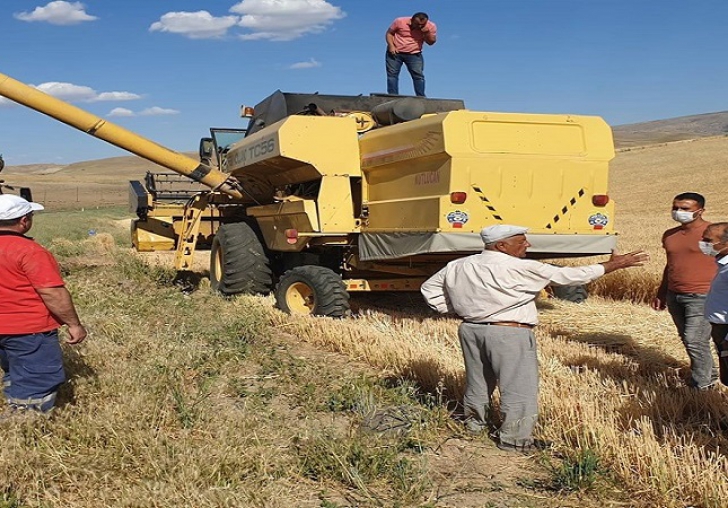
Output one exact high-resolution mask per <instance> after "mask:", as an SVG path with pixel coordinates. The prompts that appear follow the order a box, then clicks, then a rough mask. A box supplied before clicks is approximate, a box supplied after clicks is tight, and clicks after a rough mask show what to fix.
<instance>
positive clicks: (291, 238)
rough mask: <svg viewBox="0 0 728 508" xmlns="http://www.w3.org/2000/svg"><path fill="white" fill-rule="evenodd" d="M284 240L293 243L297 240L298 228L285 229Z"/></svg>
mask: <svg viewBox="0 0 728 508" xmlns="http://www.w3.org/2000/svg"><path fill="white" fill-rule="evenodd" d="M286 241H287V242H288V243H290V244H291V245H293V244H294V243H296V242H297V241H298V230H297V229H286Z"/></svg>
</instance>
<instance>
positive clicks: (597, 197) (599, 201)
mask: <svg viewBox="0 0 728 508" xmlns="http://www.w3.org/2000/svg"><path fill="white" fill-rule="evenodd" d="M607 203H609V196H607V195H606V194H594V195H593V196H592V204H593V205H594V206H607Z"/></svg>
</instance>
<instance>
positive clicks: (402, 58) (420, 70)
mask: <svg viewBox="0 0 728 508" xmlns="http://www.w3.org/2000/svg"><path fill="white" fill-rule="evenodd" d="M385 63H386V64H387V93H388V94H390V95H399V71H400V70H401V69H402V64H404V65H405V66H406V67H407V70H408V71H409V73H410V76H412V84H413V85H414V87H415V95H417V96H418V97H424V96H425V74H424V71H425V59H424V58H422V53H415V54H408V53H397V54H395V55H393V54H391V53H390V52H389V51H387V56H386V60H385Z"/></svg>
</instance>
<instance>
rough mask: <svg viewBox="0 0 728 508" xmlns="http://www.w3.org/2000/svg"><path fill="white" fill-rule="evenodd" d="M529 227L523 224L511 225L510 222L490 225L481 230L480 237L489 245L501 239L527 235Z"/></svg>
mask: <svg viewBox="0 0 728 508" xmlns="http://www.w3.org/2000/svg"><path fill="white" fill-rule="evenodd" d="M526 231H528V228H524V227H521V226H511V225H508V224H498V225H496V226H488V227H487V228H483V229H482V230H481V231H480V238H482V239H483V243H484V244H486V245H488V244H490V243H495V242H497V241H499V240H505V239H506V238H510V237H512V236H516V235H525V234H526Z"/></svg>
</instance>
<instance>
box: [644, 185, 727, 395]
mask: <svg viewBox="0 0 728 508" xmlns="http://www.w3.org/2000/svg"><path fill="white" fill-rule="evenodd" d="M704 211H705V198H704V197H703V196H702V195H700V194H697V193H695V192H684V193H682V194H678V195H677V196H675V199H674V200H673V202H672V218H673V220H675V221H676V222H679V223H680V225H679V226H677V227H675V228H672V229H668V230H667V231H665V233H664V234H663V235H662V246H663V247H664V249H665V252H666V254H667V264H666V265H665V271H664V272H663V275H662V283H661V284H660V288H659V290H658V291H657V296H656V297H655V299H654V300H653V301H652V308H653V309H655V310H664V309H665V308H667V310H668V311H669V312H670V315H671V316H672V320H673V321H674V323H675V326H676V327H677V331H678V334H679V335H680V338H681V339H682V341H683V344H684V345H685V350H686V351H687V353H688V357H690V377H691V379H690V382H689V385H690V386H692V387H693V388H697V389H699V390H706V389H708V388H710V387H712V386H713V385H714V384H715V383H716V381H717V380H718V370H717V368H716V364H715V358H714V357H713V352H712V351H711V349H710V342H711V340H710V323H709V322H708V320H706V319H705V317H704V309H705V299H706V296H707V294H708V290H709V289H710V282H711V281H712V280H713V277H714V276H715V273H716V270H717V267H716V264H715V260H714V259H711V258H710V257H709V256H705V255H703V253H702V252H701V251H700V248H699V242H700V240H701V239H702V238H703V232H704V231H705V228H706V227H708V226H709V225H710V223H709V222H707V221H706V220H704V219H703V212H704Z"/></svg>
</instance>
